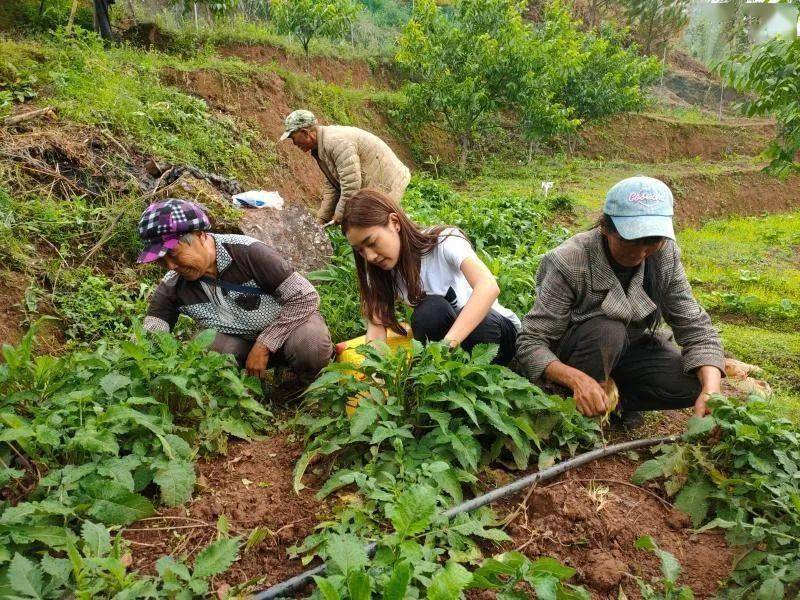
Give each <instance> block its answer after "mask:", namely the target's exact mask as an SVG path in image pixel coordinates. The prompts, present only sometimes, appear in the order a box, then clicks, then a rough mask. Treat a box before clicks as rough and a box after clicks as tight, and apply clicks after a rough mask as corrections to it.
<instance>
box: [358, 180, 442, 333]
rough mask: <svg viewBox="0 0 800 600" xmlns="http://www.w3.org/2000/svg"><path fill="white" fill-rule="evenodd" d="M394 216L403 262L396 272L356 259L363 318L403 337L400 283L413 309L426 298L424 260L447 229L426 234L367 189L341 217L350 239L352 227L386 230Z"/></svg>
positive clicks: (384, 198) (381, 195)
mask: <svg viewBox="0 0 800 600" xmlns="http://www.w3.org/2000/svg"><path fill="white" fill-rule="evenodd" d="M392 213H394V214H396V215H397V219H398V220H399V221H400V233H399V235H400V258H399V259H398V260H397V264H396V265H395V266H394V268H393V269H392V270H391V271H385V270H383V269H381V268H380V267H376V266H375V265H372V264H370V263H368V262H367V261H366V260H364V257H363V256H361V255H360V254H359V253H358V252H356V251H355V250H353V255H354V257H355V261H356V271H357V272H358V287H359V289H360V291H361V310H362V311H363V312H364V315H365V316H366V317H367V318H368V319H370V320H371V321H372V322H373V323H379V324H381V325H383V326H384V327H388V328H390V329H392V330H393V331H396V332H397V333H399V334H401V335H404V334H405V333H406V331H405V329H404V328H403V327H402V326H401V325H400V322H399V321H398V320H397V314H396V313H395V307H394V303H395V299H396V297H397V282H398V280H402V282H403V284H404V285H405V288H406V294H407V296H408V301H409V303H411V304H412V305H413V304H417V303H419V302H420V301H421V300H422V299H423V298H424V297H425V292H424V291H423V289H422V285H421V283H420V280H419V271H420V265H421V264H422V257H423V256H425V255H426V254H429V253H430V252H431V251H432V250H433V249H434V248H435V247H436V245H437V244H438V243H439V236H440V235H441V233H442V231H443V230H444V229H446V227H443V226H440V227H433V228H430V229H426V230H424V231H423V230H422V229H420V228H419V226H418V225H417V224H416V223H414V222H413V221H412V220H411V219H409V218H408V215H406V213H404V212H403V209H402V208H400V206H399V205H398V204H397V203H396V202H395V201H394V200H392V199H391V198H389V197H388V196H387V195H386V194H384V193H383V192H380V191H378V190H373V189H368V188H367V189H362V190H359V191H357V192H356V193H355V194H353V196H352V197H351V198H350V199H349V200H348V201H347V204H346V205H345V208H344V215H343V216H342V232H344V234H345V235H347V231H348V230H349V229H350V228H351V227H374V226H376V225H377V226H383V227H385V226H386V225H387V224H388V223H389V216H390V215H391V214H392ZM398 278H399V279H398Z"/></svg>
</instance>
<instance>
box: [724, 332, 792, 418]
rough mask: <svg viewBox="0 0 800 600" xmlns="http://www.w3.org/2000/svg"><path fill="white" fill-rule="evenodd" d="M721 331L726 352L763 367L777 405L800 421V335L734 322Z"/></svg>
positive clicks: (788, 415)
mask: <svg viewBox="0 0 800 600" xmlns="http://www.w3.org/2000/svg"><path fill="white" fill-rule="evenodd" d="M719 329H720V333H721V335H722V341H723V343H724V345H725V349H726V350H727V351H728V352H730V353H731V354H733V355H734V356H736V357H737V358H739V359H740V360H743V361H745V362H749V363H751V364H755V365H758V366H759V367H761V368H762V369H763V370H764V373H765V374H766V376H765V378H766V379H767V381H769V382H770V384H771V385H772V386H773V387H774V388H775V392H776V393H775V402H779V403H780V404H781V406H783V407H785V408H786V411H787V415H786V416H787V417H789V418H791V419H792V420H794V421H795V422H800V333H798V332H796V331H770V330H768V329H762V328H760V327H752V326H749V325H735V324H733V323H722V324H720V325H719Z"/></svg>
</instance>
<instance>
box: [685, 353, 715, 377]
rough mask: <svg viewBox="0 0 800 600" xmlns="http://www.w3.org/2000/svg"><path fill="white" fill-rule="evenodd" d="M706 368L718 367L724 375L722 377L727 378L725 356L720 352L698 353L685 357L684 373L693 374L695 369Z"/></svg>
mask: <svg viewBox="0 0 800 600" xmlns="http://www.w3.org/2000/svg"><path fill="white" fill-rule="evenodd" d="M706 366H711V367H717V369H719V371H720V373H722V377H723V378H724V377H726V374H725V356H724V355H722V354H719V353H718V352H698V353H696V354H691V355H689V356H684V357H683V372H684V373H691V372H692V371H694V370H695V369H699V368H700V367H706Z"/></svg>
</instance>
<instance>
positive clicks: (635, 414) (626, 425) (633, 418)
mask: <svg viewBox="0 0 800 600" xmlns="http://www.w3.org/2000/svg"><path fill="white" fill-rule="evenodd" d="M620 421H621V422H622V427H623V429H639V428H640V427H643V426H644V415H643V414H642V412H641V411H638V410H625V411H622V417H621V418H620Z"/></svg>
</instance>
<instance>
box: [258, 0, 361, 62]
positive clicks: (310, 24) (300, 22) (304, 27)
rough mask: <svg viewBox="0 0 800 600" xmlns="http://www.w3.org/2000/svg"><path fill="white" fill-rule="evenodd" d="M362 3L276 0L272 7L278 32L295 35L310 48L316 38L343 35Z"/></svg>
mask: <svg viewBox="0 0 800 600" xmlns="http://www.w3.org/2000/svg"><path fill="white" fill-rule="evenodd" d="M359 10H360V6H359V5H358V4H357V3H356V2H354V1H352V0H275V1H274V2H273V3H272V6H271V8H270V13H271V16H272V20H273V22H274V23H275V28H276V29H277V31H278V33H285V34H289V35H293V36H295V37H296V38H297V40H298V41H299V42H300V44H301V45H302V46H303V51H304V52H305V54H306V60H308V49H309V45H310V44H311V41H312V40H313V39H314V38H315V37H341V36H343V35H344V34H345V33H346V32H347V31H348V29H349V27H350V24H351V23H352V22H353V20H354V19H355V17H356V15H357V14H358V12H359Z"/></svg>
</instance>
